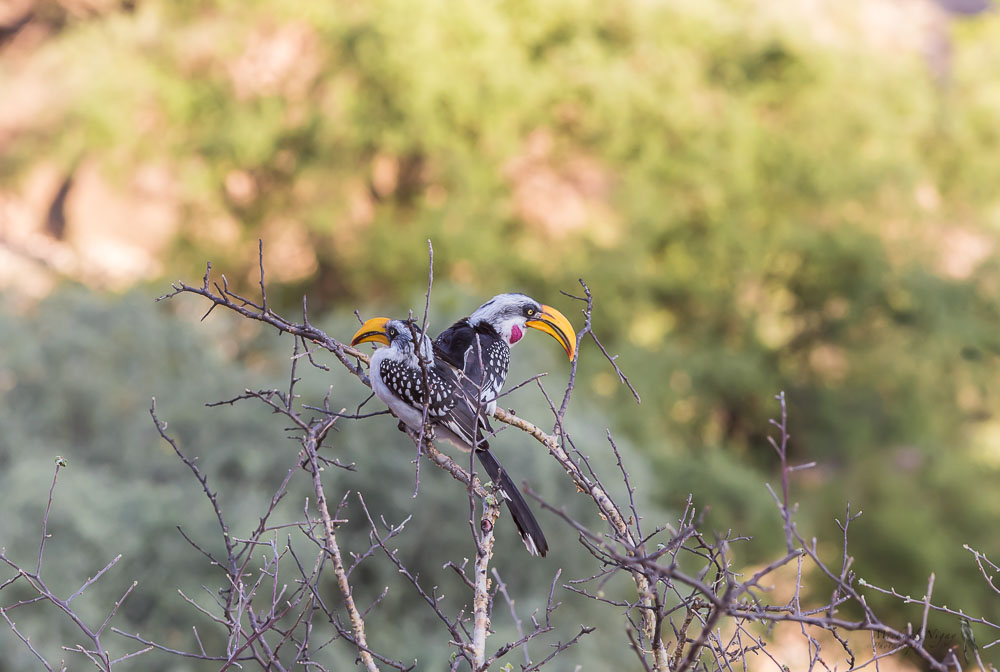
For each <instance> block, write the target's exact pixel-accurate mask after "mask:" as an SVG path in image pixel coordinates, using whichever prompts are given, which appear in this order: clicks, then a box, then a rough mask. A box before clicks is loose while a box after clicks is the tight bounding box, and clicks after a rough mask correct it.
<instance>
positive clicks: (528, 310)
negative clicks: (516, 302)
mask: <svg viewBox="0 0 1000 672" xmlns="http://www.w3.org/2000/svg"><path fill="white" fill-rule="evenodd" d="M524 314H525V315H527V316H528V317H531V316H532V315H534V314H535V309H534V308H525V309H524Z"/></svg>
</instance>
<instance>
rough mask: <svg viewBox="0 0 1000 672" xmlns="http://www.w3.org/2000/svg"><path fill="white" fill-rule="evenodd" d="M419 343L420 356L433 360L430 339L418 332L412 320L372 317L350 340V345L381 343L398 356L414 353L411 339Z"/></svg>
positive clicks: (417, 327) (418, 329)
mask: <svg viewBox="0 0 1000 672" xmlns="http://www.w3.org/2000/svg"><path fill="white" fill-rule="evenodd" d="M414 335H416V337H417V339H418V340H419V341H420V350H421V354H422V355H423V356H424V357H425V358H426V360H427V361H432V360H433V357H434V355H433V346H432V345H431V339H429V338H428V337H427V336H426V335H425V334H423V333H422V332H421V331H420V327H419V326H417V324H416V323H415V322H413V321H412V320H392V319H389V318H388V317H373V318H372V319H370V320H368V321H367V322H365V323H364V324H362V325H361V328H360V329H358V330H357V331H356V332H355V333H354V336H353V337H352V338H351V345H352V346H356V345H360V344H361V343H381V344H382V345H385V346H388V347H389V348H390V349H392V350H394V351H396V353H397V354H398V355H399V356H409V355H413V354H414V353H415V350H414V347H413V337H414Z"/></svg>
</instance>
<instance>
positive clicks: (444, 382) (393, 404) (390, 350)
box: [351, 317, 549, 556]
mask: <svg viewBox="0 0 1000 672" xmlns="http://www.w3.org/2000/svg"><path fill="white" fill-rule="evenodd" d="M414 337H416V339H417V340H418V341H419V346H418V347H417V348H415V347H414ZM365 342H375V343H381V344H383V345H385V346H388V347H385V348H380V349H378V350H377V351H376V352H375V353H374V354H373V355H372V357H371V360H370V363H369V367H370V372H369V375H370V377H371V381H372V390H373V391H374V392H375V396H377V397H378V398H379V399H381V400H382V401H383V402H385V404H386V405H387V406H388V407H389V408H390V410H392V412H393V414H395V416H396V417H397V418H399V419H400V421H402V422H403V423H404V424H405V425H406V426H408V427H409V428H410V429H413V430H416V431H419V430H420V427H421V424H422V420H423V409H424V404H425V403H426V404H427V418H428V420H430V422H431V423H432V425H433V427H434V428H435V430H436V433H437V435H438V436H440V437H442V438H445V439H448V440H449V441H451V442H452V443H455V444H456V445H458V446H459V447H461V448H463V449H466V450H468V449H470V448H472V447H473V446H475V450H476V456H477V457H478V458H479V461H480V462H481V463H482V465H483V468H484V469H485V470H486V473H487V474H489V476H490V479H492V481H493V482H494V483H496V484H498V485H499V486H500V491H501V492H502V493H503V496H504V499H506V500H507V505H508V506H509V507H510V513H511V517H512V518H513V519H514V524H515V525H516V526H517V531H518V533H519V534H520V535H521V539H522V540H523V541H524V545H525V546H526V547H527V549H528V552H529V553H531V554H532V555H541V556H544V555H545V553H546V551H548V549H549V545H548V542H547V541H545V535H544V534H542V528H541V526H540V525H539V524H538V521H537V520H536V519H535V516H534V514H532V513H531V509H530V508H528V503H527V502H526V501H524V497H523V496H522V495H521V492H520V491H519V490H518V488H517V485H515V484H514V481H513V480H512V479H511V477H510V476H509V475H508V474H507V472H506V470H505V469H504V468H503V467H502V466H501V465H500V462H499V461H498V460H497V458H496V456H495V455H494V454H493V453H492V451H490V448H489V443H488V442H487V441H486V439H485V438H483V434H484V433H492V429H491V428H490V426H489V423H488V422H487V420H486V417H485V415H484V413H485V406H486V405H485V404H484V403H483V402H482V401H480V400H479V398H478V393H479V385H478V384H473V382H472V381H470V380H469V379H468V378H465V377H464V376H463V375H462V374H461V373H460V372H459V371H457V370H456V369H454V368H453V367H451V366H450V365H448V364H447V363H446V362H444V361H442V360H440V359H437V358H435V356H434V348H433V345H432V343H431V339H430V338H429V337H427V336H426V335H424V334H423V333H421V331H420V328H419V327H418V326H417V325H416V324H415V323H413V322H412V321H404V320H390V319H389V318H386V317H375V318H372V319H370V320H368V321H367V322H365V323H364V324H363V325H361V328H360V329H358V331H357V332H356V333H355V334H354V337H353V338H352V339H351V345H352V346H356V345H358V344H360V343H365ZM418 348H419V349H418ZM421 360H423V364H421ZM425 372H426V376H427V378H426V380H427V383H426V387H425V384H424V374H425Z"/></svg>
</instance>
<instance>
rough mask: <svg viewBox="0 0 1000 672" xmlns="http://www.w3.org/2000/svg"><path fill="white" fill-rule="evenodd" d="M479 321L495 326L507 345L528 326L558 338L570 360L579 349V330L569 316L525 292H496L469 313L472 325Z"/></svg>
mask: <svg viewBox="0 0 1000 672" xmlns="http://www.w3.org/2000/svg"><path fill="white" fill-rule="evenodd" d="M480 322H485V323H487V324H489V325H490V326H491V327H493V328H494V329H496V330H497V333H499V334H500V336H501V337H503V339H504V340H506V341H507V344H508V345H514V344H515V343H517V342H518V341H519V340H521V337H522V336H524V330H525V327H528V328H530V329H538V330H539V331H544V332H545V333H546V334H548V335H549V336H552V338H554V339H556V340H557V341H559V345H561V346H562V347H563V349H564V350H565V351H566V355H567V356H569V358H570V360H572V359H573V355H574V353H575V352H576V332H575V331H573V325H572V324H570V323H569V320H567V319H566V316H565V315H563V314H562V313H560V312H559V311H558V310H556V309H555V308H553V307H552V306H546V305H545V304H542V303H539V302H538V301H535V300H534V299H533V298H531V297H530V296H526V295H524V294H497V295H496V296H494V297H493V298H492V299H490V300H489V301H487V302H486V303H484V304H483V305H481V306H479V308H477V309H476V311H475V312H474V313H472V315H470V316H469V323H470V324H472V326H476V325H477V324H478V323H480Z"/></svg>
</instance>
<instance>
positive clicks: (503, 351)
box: [434, 294, 576, 415]
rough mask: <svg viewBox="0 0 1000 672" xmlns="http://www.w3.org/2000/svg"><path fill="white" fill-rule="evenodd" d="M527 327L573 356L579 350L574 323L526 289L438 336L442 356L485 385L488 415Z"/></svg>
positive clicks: (505, 296) (487, 305)
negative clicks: (535, 330)
mask: <svg viewBox="0 0 1000 672" xmlns="http://www.w3.org/2000/svg"><path fill="white" fill-rule="evenodd" d="M525 327H528V328H531V329H538V330H539V331H544V332H545V333H547V334H549V335H550V336H552V337H553V338H554V339H556V340H557V341H559V344H560V345H561V346H562V347H563V349H564V350H566V354H567V355H568V356H569V359H570V361H572V360H573V355H574V353H575V352H576V332H575V331H573V325H571V324H570V323H569V320H567V319H566V316H565V315H563V314H562V313H560V312H559V311H558V310H556V309H555V308H553V307H552V306H546V305H544V304H541V303H539V302H538V301H535V300H534V299H532V298H531V297H530V296H526V295H524V294H498V295H496V296H494V297H493V298H492V299H490V300H489V301H487V302H486V303H484V304H483V305H481V306H479V308H477V309H476V310H475V312H473V313H472V315H470V316H469V317H463V318H462V319H460V320H459V321H457V322H455V324H453V325H451V326H450V327H448V328H447V329H445V330H444V331H442V332H441V334H440V335H439V336H438V337H437V339H435V341H434V351H435V353H436V354H437V357H438V358H439V359H443V360H445V361H446V362H448V363H449V364H451V365H452V366H454V367H455V368H456V369H458V370H460V371H462V372H464V374H465V376H466V377H467V378H468V379H469V380H470V381H472V383H473V384H474V386H475V387H477V388H478V387H479V386H480V385H481V396H480V399H481V400H482V402H483V403H484V404H486V414H487V415H493V411H494V410H495V409H496V405H497V397H498V396H500V390H502V389H503V385H504V382H505V381H506V380H507V369H508V367H509V365H510V349H511V347H512V346H513V345H514V344H515V343H517V342H518V341H520V340H521V337H522V336H524V334H525ZM477 341H478V345H477ZM480 362H482V369H481V368H480ZM483 369H485V376H484V375H483Z"/></svg>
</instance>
